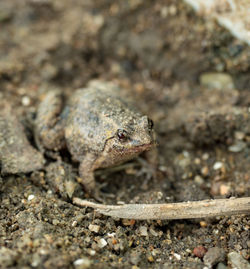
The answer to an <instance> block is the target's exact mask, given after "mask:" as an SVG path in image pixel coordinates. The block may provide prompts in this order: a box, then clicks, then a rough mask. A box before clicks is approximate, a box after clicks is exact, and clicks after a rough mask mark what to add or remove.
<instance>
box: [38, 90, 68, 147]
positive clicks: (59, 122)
mask: <svg viewBox="0 0 250 269" xmlns="http://www.w3.org/2000/svg"><path fill="white" fill-rule="evenodd" d="M62 107H63V99H62V93H61V91H59V90H51V91H49V92H48V93H46V95H45V97H44V98H43V100H42V102H41V103H40V104H39V106H38V110H37V117H36V121H35V125H36V130H35V140H36V143H37V146H38V147H39V148H40V149H43V148H44V147H45V148H47V149H50V150H60V149H61V148H63V147H64V146H65V142H64V128H63V127H64V126H63V119H62V118H61V117H60V114H61V112H62Z"/></svg>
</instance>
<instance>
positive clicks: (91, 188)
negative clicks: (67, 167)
mask: <svg viewBox="0 0 250 269" xmlns="http://www.w3.org/2000/svg"><path fill="white" fill-rule="evenodd" d="M95 158H96V157H95V155H94V154H92V153H88V154H87V155H86V156H85V157H84V159H83V160H82V161H81V163H80V166H79V175H80V178H79V179H78V182H79V183H81V184H82V185H83V187H84V189H85V191H86V192H87V193H89V194H90V195H91V196H92V197H93V198H95V199H96V200H97V201H102V200H103V199H101V198H100V191H99V190H98V189H97V188H96V183H95V175H94V170H95Z"/></svg>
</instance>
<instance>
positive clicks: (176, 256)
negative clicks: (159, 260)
mask: <svg viewBox="0 0 250 269" xmlns="http://www.w3.org/2000/svg"><path fill="white" fill-rule="evenodd" d="M174 257H175V258H176V260H178V261H180V260H181V255H180V254H178V253H174Z"/></svg>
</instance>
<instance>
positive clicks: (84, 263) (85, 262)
mask: <svg viewBox="0 0 250 269" xmlns="http://www.w3.org/2000/svg"><path fill="white" fill-rule="evenodd" d="M74 266H75V267H76V268H79V269H85V268H89V267H90V266H91V260H90V259H88V258H87V257H84V258H81V259H77V260H75V261H74Z"/></svg>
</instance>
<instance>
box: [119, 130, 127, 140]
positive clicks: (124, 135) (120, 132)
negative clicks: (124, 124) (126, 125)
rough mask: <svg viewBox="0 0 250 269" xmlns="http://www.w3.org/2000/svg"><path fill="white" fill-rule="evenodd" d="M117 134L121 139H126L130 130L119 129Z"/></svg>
mask: <svg viewBox="0 0 250 269" xmlns="http://www.w3.org/2000/svg"><path fill="white" fill-rule="evenodd" d="M116 134H117V137H118V138H119V140H121V141H126V140H127V139H128V132H127V131H125V130H123V129H118V130H117V133H116Z"/></svg>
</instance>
